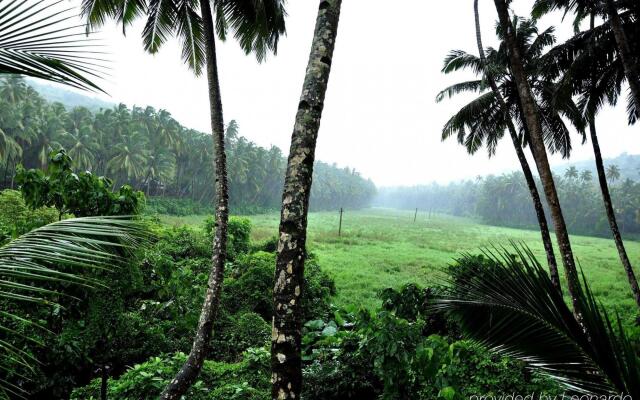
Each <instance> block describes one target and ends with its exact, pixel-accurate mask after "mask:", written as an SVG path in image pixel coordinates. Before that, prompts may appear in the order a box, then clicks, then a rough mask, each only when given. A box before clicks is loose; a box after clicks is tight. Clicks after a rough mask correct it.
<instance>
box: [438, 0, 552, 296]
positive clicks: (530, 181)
mask: <svg viewBox="0 0 640 400" xmlns="http://www.w3.org/2000/svg"><path fill="white" fill-rule="evenodd" d="M474 14H475V21H476V42H477V45H478V52H479V54H480V60H479V61H480V63H479V65H480V66H481V67H482V72H483V74H484V81H486V82H487V83H488V84H489V87H490V89H491V91H492V93H493V96H494V100H495V103H496V106H497V108H498V109H499V111H500V112H501V114H502V121H503V122H504V124H505V125H506V127H507V129H508V131H509V136H510V137H511V142H512V144H513V147H514V149H515V151H516V155H517V157H518V161H519V162H520V167H521V168H522V172H523V174H524V177H525V180H526V183H527V187H528V189H529V193H530V194H531V199H532V200H533V206H534V209H535V212H536V218H537V220H538V225H539V227H540V234H541V236H542V243H543V246H544V249H545V253H546V255H547V263H548V265H549V272H550V275H551V280H552V281H553V282H554V284H555V286H556V288H557V289H558V290H561V286H560V275H559V273H558V265H557V262H556V258H555V254H554V251H553V243H552V242H551V235H550V234H549V227H548V225H547V218H546V215H545V211H544V208H543V206H542V201H541V200H540V194H539V193H538V188H537V186H536V182H535V179H534V177H533V173H532V172H531V168H530V167H529V162H528V161H527V158H526V156H525V154H524V151H523V149H522V144H521V142H522V141H521V140H520V137H519V136H518V132H517V131H516V127H515V125H514V123H513V121H512V117H511V115H510V112H509V109H510V107H509V106H508V105H507V103H506V101H505V99H504V96H502V93H501V91H500V88H499V87H498V85H497V83H496V80H495V79H494V77H493V74H492V73H491V70H492V68H494V67H488V66H487V58H486V55H485V49H484V46H483V45H482V35H481V31H480V14H479V11H478V0H474ZM469 58H470V59H472V58H471V57H469ZM444 70H445V71H448V69H447V66H446V65H445V69H444ZM478 84H479V85H480V87H482V84H483V82H482V81H480V82H478ZM454 118H455V117H454ZM496 122H497V120H496ZM476 126H477V124H476ZM496 128H498V127H496ZM462 129H464V126H463V127H462ZM498 131H499V129H491V130H488V131H487V133H488V134H491V135H500V136H501V135H502V133H499V132H498ZM451 133H452V131H451V130H446V128H445V131H444V132H443V139H444V138H445V136H446V135H450V134H451ZM469 136H473V134H471V135H469ZM459 138H460V136H459ZM464 142H465V143H466V144H467V149H468V150H469V151H470V152H471V153H473V152H474V151H475V145H474V144H472V143H473V141H471V140H469V139H468V137H467V139H465V140H464ZM496 142H497V139H496V138H487V144H488V146H487V147H488V148H489V157H491V155H492V150H495V146H493V143H496Z"/></svg>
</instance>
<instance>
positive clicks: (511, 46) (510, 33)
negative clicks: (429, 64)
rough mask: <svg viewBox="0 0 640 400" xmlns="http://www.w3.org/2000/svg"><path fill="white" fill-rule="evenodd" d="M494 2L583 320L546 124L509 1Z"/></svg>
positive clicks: (575, 302)
mask: <svg viewBox="0 0 640 400" xmlns="http://www.w3.org/2000/svg"><path fill="white" fill-rule="evenodd" d="M494 2H495V5H496V10H497V11H498V17H499V18H500V24H501V25H502V28H503V30H504V31H505V33H506V36H505V38H506V44H507V48H508V50H509V61H510V64H511V73H512V74H513V78H514V80H515V83H516V86H517V89H518V95H519V97H520V103H521V107H522V112H523V114H524V117H525V123H526V124H527V128H528V131H529V136H530V145H531V152H532V153H533V157H534V159H535V162H536V166H537V168H538V174H539V175H540V180H541V181H542V186H543V189H544V193H545V196H546V198H547V203H548V204H549V209H550V210H551V218H552V221H553V225H554V227H555V232H556V238H557V240H558V247H559V248H560V254H561V256H562V263H563V265H564V269H565V275H566V277H567V287H568V289H569V295H570V296H571V302H572V304H573V308H574V312H575V313H576V316H577V317H578V319H579V320H581V319H582V317H581V311H580V304H579V302H578V297H577V296H578V293H579V291H580V284H579V280H578V272H577V270H576V265H575V261H574V259H573V251H572V250H571V242H570V240H569V233H568V232H567V225H566V223H565V220H564V216H563V215H562V208H561V207H560V200H559V199H558V192H557V191H556V186H555V182H554V180H553V175H552V174H551V167H550V166H549V159H548V158H547V150H546V147H545V144H544V139H543V135H542V125H541V123H540V115H539V113H538V107H537V104H536V101H535V99H534V97H533V93H532V92H531V88H530V87H529V82H528V81H527V75H526V73H525V71H524V65H523V62H522V58H521V56H520V51H519V49H518V45H517V42H516V35H515V31H514V29H513V25H511V20H510V19H509V9H508V7H507V4H506V2H505V0H494Z"/></svg>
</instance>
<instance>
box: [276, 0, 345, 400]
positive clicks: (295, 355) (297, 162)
mask: <svg viewBox="0 0 640 400" xmlns="http://www.w3.org/2000/svg"><path fill="white" fill-rule="evenodd" d="M341 5H342V0H322V1H320V8H319V11H318V17H317V21H316V27H315V33H314V37H313V43H312V47H311V54H310V56H309V62H308V65H307V70H306V76H305V80H304V86H303V88H302V95H301V97H300V103H299V105H298V112H297V114H296V121H295V125H294V128H293V134H292V137H291V148H290V150H289V158H288V162H287V172H286V177H285V182H284V190H283V193H282V212H281V215H280V239H279V242H278V252H277V260H276V272H275V280H276V282H275V287H274V289H273V302H274V307H273V310H274V316H273V326H272V337H271V368H272V377H271V382H272V389H271V396H272V398H273V399H278V400H283V399H299V398H300V393H301V389H302V360H301V350H300V343H301V329H302V321H301V319H302V315H301V313H302V309H301V304H300V301H301V294H302V290H303V278H304V260H305V256H306V251H305V242H306V238H307V213H308V210H309V196H310V193H311V178H312V173H313V162H314V158H315V149H316V139H317V137H318V130H319V129H320V119H321V116H322V109H323V106H324V97H325V93H326V90H327V84H328V81H329V73H330V71H331V61H332V57H333V49H334V45H335V40H336V36H337V30H338V20H339V17H340V7H341Z"/></svg>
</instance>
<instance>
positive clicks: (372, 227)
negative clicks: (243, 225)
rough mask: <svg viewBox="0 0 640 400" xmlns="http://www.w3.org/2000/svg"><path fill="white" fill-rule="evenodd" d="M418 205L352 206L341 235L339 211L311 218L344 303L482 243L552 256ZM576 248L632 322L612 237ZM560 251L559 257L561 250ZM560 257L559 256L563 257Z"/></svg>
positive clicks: (425, 276) (263, 218)
mask: <svg viewBox="0 0 640 400" xmlns="http://www.w3.org/2000/svg"><path fill="white" fill-rule="evenodd" d="M413 216H414V213H413V212H412V211H398V210H386V209H368V210H363V211H346V212H345V214H344V217H343V226H342V236H338V213H337V212H318V213H311V214H310V216H309V239H308V248H309V250H310V251H312V252H314V253H316V254H317V255H318V256H319V259H320V263H321V265H322V267H323V268H324V269H326V270H327V271H329V272H330V273H331V274H333V276H334V277H335V279H336V284H337V287H338V296H337V298H336V299H335V303H336V304H337V305H340V306H345V305H350V304H353V305H362V306H366V307H372V306H375V305H376V304H378V300H377V298H376V293H377V292H378V291H379V290H380V289H383V288H386V287H398V286H400V285H402V284H404V283H407V282H417V283H419V284H422V285H428V284H430V283H438V282H439V281H441V278H442V273H441V271H440V270H441V268H442V267H444V266H446V265H448V264H450V263H451V262H452V261H453V260H454V259H455V258H456V257H457V256H459V255H460V254H461V253H465V252H467V253H478V252H480V251H481V250H480V249H481V248H482V247H487V246H492V245H508V243H509V240H516V241H520V242H522V243H524V244H526V245H527V246H529V247H530V248H531V250H532V251H533V252H534V253H535V254H536V255H537V256H538V257H539V260H540V261H541V262H543V263H544V262H545V256H544V250H543V247H542V244H541V242H540V234H539V233H538V232H537V231H533V230H531V231H529V230H520V229H511V228H502V227H495V226H487V225H482V224H479V223H478V222H475V221H472V220H469V219H464V218H456V217H451V216H445V215H437V216H433V217H432V218H431V219H428V218H427V215H426V214H420V213H419V214H418V218H417V221H416V222H415V223H414V222H413ZM249 218H250V219H251V221H252V222H253V238H254V239H256V240H261V239H265V238H267V237H270V236H273V235H276V234H277V229H278V222H279V215H278V214H267V215H255V216H250V217H249ZM203 219H204V217H202V216H189V217H170V216H163V217H162V220H163V221H164V222H167V223H170V224H175V225H181V224H186V225H201V223H202V220H203ZM572 244H573V247H574V253H575V255H576V257H577V259H578V261H579V263H580V265H581V266H582V268H583V269H584V271H585V274H586V276H587V279H588V280H589V282H590V284H591V286H592V288H593V291H594V293H595V294H596V296H598V298H599V300H600V301H602V303H603V304H604V305H605V306H607V307H615V308H617V309H618V310H619V311H620V312H621V314H622V316H623V318H624V319H625V320H628V319H630V318H631V317H632V316H633V315H634V313H635V307H634V302H633V299H632V297H631V294H630V290H629V286H628V283H627V278H626V275H625V273H624V270H623V269H622V266H621V265H620V261H619V259H618V255H617V252H616V249H615V246H614V244H613V241H612V240H606V239H600V238H593V237H585V236H573V237H572ZM626 244H627V251H628V253H629V255H630V257H631V262H632V264H633V265H636V266H637V265H640V242H637V241H630V240H628V241H627V242H626ZM557 254H558V253H557V251H556V255H557ZM558 260H559V257H558Z"/></svg>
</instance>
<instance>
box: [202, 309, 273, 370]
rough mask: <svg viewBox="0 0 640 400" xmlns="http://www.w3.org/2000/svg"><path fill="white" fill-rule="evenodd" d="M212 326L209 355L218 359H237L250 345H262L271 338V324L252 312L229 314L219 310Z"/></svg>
mask: <svg viewBox="0 0 640 400" xmlns="http://www.w3.org/2000/svg"><path fill="white" fill-rule="evenodd" d="M219 314H220V315H219V317H218V319H217V320H216V322H215V326H214V337H213V338H212V341H211V346H209V347H210V349H211V350H210V353H209V357H210V358H212V359H214V360H218V361H227V362H235V361H238V360H239V359H240V358H241V356H242V353H243V352H244V351H245V350H247V349H249V348H252V347H264V346H266V345H267V344H268V343H269V340H270V338H271V326H270V325H269V324H268V323H267V321H265V320H264V319H263V318H262V317H261V316H260V315H258V314H256V313H254V312H242V313H239V314H235V315H232V314H229V313H228V312H227V310H221V312H220V313H219Z"/></svg>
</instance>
